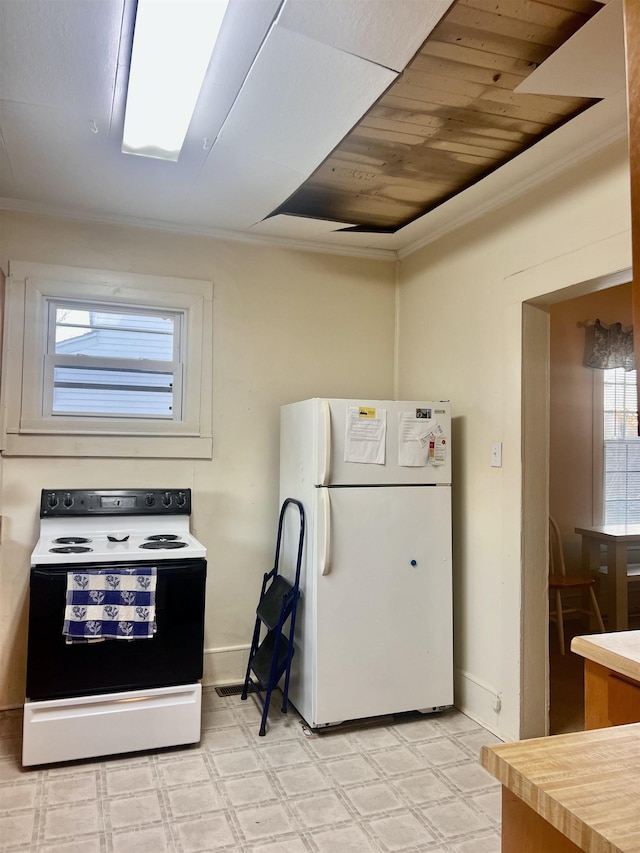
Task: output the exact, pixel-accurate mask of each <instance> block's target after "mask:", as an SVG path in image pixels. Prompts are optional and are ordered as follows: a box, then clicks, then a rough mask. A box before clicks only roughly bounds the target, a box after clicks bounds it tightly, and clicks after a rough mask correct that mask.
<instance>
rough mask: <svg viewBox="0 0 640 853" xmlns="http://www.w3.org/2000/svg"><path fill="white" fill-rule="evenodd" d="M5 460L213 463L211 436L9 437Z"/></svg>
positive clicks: (7, 437) (12, 435) (4, 452)
mask: <svg viewBox="0 0 640 853" xmlns="http://www.w3.org/2000/svg"><path fill="white" fill-rule="evenodd" d="M2 455H3V456H91V457H121V458H137V459H152V458H161V459H166V458H170V459H211V458H212V456H213V439H212V438H211V436H205V437H195V436H153V437H150V436H148V435H145V436H142V435H126V436H124V435H118V436H115V435H91V436H88V435H74V436H71V435H51V434H48V435H15V434H11V433H9V434H7V435H6V437H5V446H4V448H3V449H2Z"/></svg>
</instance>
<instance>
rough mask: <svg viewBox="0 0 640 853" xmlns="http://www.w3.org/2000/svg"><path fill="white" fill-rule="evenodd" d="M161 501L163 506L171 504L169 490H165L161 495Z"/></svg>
mask: <svg viewBox="0 0 640 853" xmlns="http://www.w3.org/2000/svg"><path fill="white" fill-rule="evenodd" d="M162 503H163V505H164V506H171V494H170V493H169V492H165V493H164V495H163V496H162Z"/></svg>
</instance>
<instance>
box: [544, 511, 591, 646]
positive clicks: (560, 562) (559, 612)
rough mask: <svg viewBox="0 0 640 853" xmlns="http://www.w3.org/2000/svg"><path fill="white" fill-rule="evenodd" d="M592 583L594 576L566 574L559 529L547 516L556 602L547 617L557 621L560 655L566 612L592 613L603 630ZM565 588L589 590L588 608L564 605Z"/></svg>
mask: <svg viewBox="0 0 640 853" xmlns="http://www.w3.org/2000/svg"><path fill="white" fill-rule="evenodd" d="M594 584H595V579H594V578H589V577H583V576H582V575H568V574H567V572H566V568H565V563H564V551H563V548H562V539H561V538H560V530H559V528H558V525H557V524H556V522H555V521H554V520H553V518H551V516H549V589H550V590H552V591H553V592H554V593H555V603H556V610H555V613H553V612H551V611H550V612H549V618H550V619H555V620H556V622H557V623H558V640H559V641H560V654H561V655H563V654H564V617H565V616H567V615H568V614H570V613H585V614H587V615H589V616H591V615H593V616H595V619H596V622H597V623H598V627H599V629H600V631H601V632H604V622H603V621H602V615H601V613H600V608H599V607H598V600H597V598H596V595H595V592H594V591H593V587H594ZM566 590H589V602H590V604H591V607H590V609H588V610H585V609H584V608H583V607H564V606H563V604H562V593H563V592H564V591H566Z"/></svg>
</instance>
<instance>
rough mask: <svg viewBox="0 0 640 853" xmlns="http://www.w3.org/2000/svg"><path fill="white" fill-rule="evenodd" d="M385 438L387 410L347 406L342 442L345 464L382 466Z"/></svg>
mask: <svg viewBox="0 0 640 853" xmlns="http://www.w3.org/2000/svg"><path fill="white" fill-rule="evenodd" d="M386 437H387V410H386V409H374V408H371V407H368V406H349V407H348V409H347V433H346V436H345V440H344V461H345V462H368V463H372V464H374V465H384V462H385V441H386Z"/></svg>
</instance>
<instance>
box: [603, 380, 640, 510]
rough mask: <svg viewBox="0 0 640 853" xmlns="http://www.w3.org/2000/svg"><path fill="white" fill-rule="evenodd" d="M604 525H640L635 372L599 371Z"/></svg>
mask: <svg viewBox="0 0 640 853" xmlns="http://www.w3.org/2000/svg"><path fill="white" fill-rule="evenodd" d="M603 430H604V500H603V503H604V523H605V524H639V523H640V438H638V404H637V387H636V371H635V370H628V371H625V370H624V369H623V368H621V367H619V368H613V369H610V370H604V371H603Z"/></svg>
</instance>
